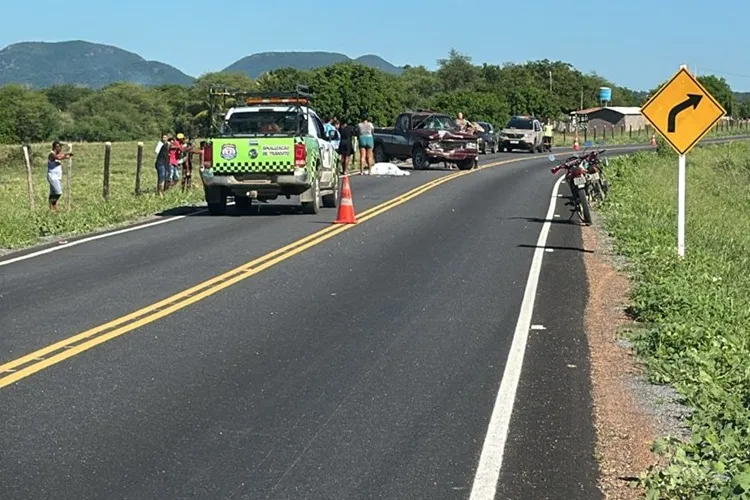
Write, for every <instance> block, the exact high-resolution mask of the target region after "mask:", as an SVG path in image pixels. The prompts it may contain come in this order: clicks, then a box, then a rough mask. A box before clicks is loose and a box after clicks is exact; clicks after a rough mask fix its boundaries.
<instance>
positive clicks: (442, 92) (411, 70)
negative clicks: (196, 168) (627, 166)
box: [0, 51, 642, 144]
mask: <svg viewBox="0 0 750 500" xmlns="http://www.w3.org/2000/svg"><path fill="white" fill-rule="evenodd" d="M550 72H551V73H552V90H550ZM297 83H307V84H309V86H310V88H311V90H312V91H313V92H314V94H315V96H316V103H315V107H316V110H317V111H318V112H319V113H321V114H322V115H324V116H334V115H335V116H337V117H339V118H346V119H348V120H350V121H353V120H358V119H359V117H360V116H361V114H362V113H363V112H367V113H369V114H370V117H371V119H372V120H373V121H374V122H375V123H376V124H378V125H381V126H385V125H392V124H393V120H394V119H395V117H396V115H397V114H398V113H400V112H401V111H403V110H404V109H408V108H411V109H415V108H429V109H434V110H436V111H442V112H447V113H457V112H459V111H462V112H463V113H464V114H465V115H466V116H468V117H470V118H471V119H474V120H482V121H490V122H492V123H494V124H496V126H500V125H503V124H504V123H505V122H506V121H507V119H508V118H509V116H510V115H511V114H534V115H537V116H541V117H547V116H550V117H564V116H566V115H567V113H568V112H569V111H571V110H573V109H577V108H578V107H579V106H580V105H581V104H583V105H584V106H594V105H596V102H597V90H598V88H599V87H600V86H610V87H612V89H613V104H615V105H623V106H627V105H638V104H640V102H641V100H642V97H641V96H639V95H637V94H636V93H635V92H632V91H629V90H627V89H624V88H620V87H617V86H616V85H614V84H612V83H611V82H608V81H607V80H605V79H604V78H601V77H599V76H596V75H585V74H583V73H581V72H580V71H578V70H576V69H575V68H573V67H572V66H571V65H569V64H566V63H563V62H559V61H546V60H545V61H535V62H529V63H526V64H508V65H505V66H502V67H501V66H495V65H488V64H485V65H482V66H477V65H474V64H473V63H472V62H471V59H470V58H469V57H467V56H464V55H462V54H459V53H458V52H455V51H453V52H451V54H450V55H449V57H448V58H446V59H444V60H440V61H439V67H438V69H437V70H436V71H428V70H427V69H425V68H424V67H406V68H404V70H403V72H402V73H401V74H399V75H395V74H392V73H389V72H385V71H381V70H379V69H375V68H372V67H369V66H365V65H362V64H358V63H352V62H343V63H338V64H334V65H330V66H325V67H321V68H318V69H313V70H298V69H293V68H286V69H278V70H274V71H271V72H268V73H264V74H263V75H262V76H260V77H259V78H257V79H256V80H252V79H251V78H250V77H248V76H247V75H246V74H244V73H231V72H227V73H211V74H207V75H204V76H202V77H200V78H198V79H197V80H195V81H194V82H193V83H192V85H191V86H190V87H184V86H180V85H162V86H157V87H144V86H140V85H138V84H135V83H113V84H111V85H108V86H106V87H104V88H102V89H99V90H87V89H81V88H79V87H76V86H73V85H64V86H57V87H50V88H47V89H44V90H34V89H29V88H25V87H22V86H18V85H8V86H5V87H2V88H0V104H3V103H7V104H8V106H9V107H8V108H7V109H6V107H5V106H4V105H0V142H2V143H16V144H17V143H22V142H36V141H49V140H50V139H53V138H56V139H62V140H81V141H102V140H110V141H123V140H144V139H150V138H154V137H156V136H157V135H158V133H159V131H161V130H172V131H181V132H184V133H187V134H191V135H193V136H198V135H203V134H205V133H206V131H207V130H206V129H207V125H208V123H207V120H206V111H207V107H208V102H207V91H208V88H209V87H210V86H212V85H215V86H228V87H233V88H237V89H240V90H249V91H253V90H255V91H277V90H289V89H290V88H294V86H295V85H296V84H297ZM582 98H583V102H581V100H582Z"/></svg>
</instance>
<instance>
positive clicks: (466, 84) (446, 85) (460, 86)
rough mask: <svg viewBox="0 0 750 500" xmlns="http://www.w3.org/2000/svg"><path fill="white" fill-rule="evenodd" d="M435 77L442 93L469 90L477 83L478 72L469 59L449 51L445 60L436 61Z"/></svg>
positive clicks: (453, 50)
mask: <svg viewBox="0 0 750 500" xmlns="http://www.w3.org/2000/svg"><path fill="white" fill-rule="evenodd" d="M437 77H438V80H440V82H441V84H442V87H443V90H444V91H448V92H450V91H453V90H470V89H474V88H476V85H477V84H478V83H479V79H480V71H479V69H478V68H477V67H476V66H474V65H473V64H472V63H471V57H469V56H467V55H463V54H461V53H460V52H458V51H457V50H456V49H451V51H450V53H449V54H448V58H447V59H438V70H437Z"/></svg>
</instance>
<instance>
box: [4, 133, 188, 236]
mask: <svg viewBox="0 0 750 500" xmlns="http://www.w3.org/2000/svg"><path fill="white" fill-rule="evenodd" d="M155 144H156V142H155V141H151V142H148V143H146V144H145V145H144V154H143V172H142V176H141V186H142V190H143V195H142V196H135V195H134V192H135V172H136V155H137V144H136V143H134V142H132V143H117V144H113V145H112V154H111V164H110V169H111V174H110V198H109V200H108V201H104V199H103V198H102V184H103V171H104V169H103V165H104V145H103V144H75V145H74V146H73V153H74V154H75V157H74V160H73V170H72V172H73V175H72V183H71V186H72V189H71V190H72V194H73V196H72V199H71V201H72V206H71V210H70V211H67V210H65V205H66V203H67V199H66V198H67V197H68V195H69V193H68V190H67V186H66V185H65V182H63V190H64V194H63V198H62V199H61V200H60V203H59V205H60V210H59V211H58V212H57V213H54V212H51V211H50V210H49V208H48V205H47V195H48V193H49V184H48V183H47V169H46V162H45V158H46V153H47V151H48V149H49V144H39V145H32V153H33V165H34V167H33V185H34V201H35V204H36V210H34V211H33V212H32V211H30V209H29V200H28V190H27V187H26V186H27V184H26V171H25V167H24V159H23V153H22V151H21V148H20V147H14V148H10V147H2V148H0V171H2V175H0V213H2V214H3V216H2V217H0V248H17V247H20V246H24V245H29V244H33V243H36V242H37V241H38V240H39V238H41V237H45V236H52V235H65V234H75V233H84V232H89V231H92V230H95V229H99V228H104V227H108V226H112V225H116V224H119V223H123V222H127V221H132V220H136V219H138V218H141V217H145V216H149V215H153V214H156V213H159V212H161V211H163V210H166V209H169V208H174V207H181V206H186V205H195V204H197V203H199V202H201V201H202V200H203V190H202V185H201V181H200V178H199V176H198V171H197V165H194V167H193V188H192V189H191V190H189V191H187V192H184V193H183V192H182V191H181V189H180V187H179V185H178V186H175V187H173V188H172V189H170V190H169V191H167V192H166V193H165V195H164V197H163V198H160V197H159V196H157V195H156V194H155V193H156V170H155V169H154V146H155ZM63 170H64V171H65V175H67V171H68V167H67V162H65V161H64V162H63Z"/></svg>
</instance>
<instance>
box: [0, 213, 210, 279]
mask: <svg viewBox="0 0 750 500" xmlns="http://www.w3.org/2000/svg"><path fill="white" fill-rule="evenodd" d="M206 211H207V210H206V209H205V208H204V209H201V210H197V211H195V212H192V213H189V214H185V215H175V216H174V217H169V218H168V219H163V220H157V221H154V222H147V223H145V224H139V225H137V226H132V227H126V228H124V229H118V230H116V231H111V232H108V233H102V234H97V235H96V236H89V237H86V238H81V239H80V240H75V241H71V242H70V243H65V244H62V245H58V246H54V247H49V248H45V249H44V250H39V251H36V252H32V253H27V254H25V255H21V256H19V257H14V258H12V259H8V260H3V261H0V267H2V266H7V265H8V264H13V263H16V262H20V261H22V260H26V259H32V258H34V257H39V256H40V255H44V254H48V253H52V252H57V251H58V250H62V249H64V248H70V247H74V246H76V245H82V244H84V243H89V242H91V241H96V240H101V239H103V238H109V237H110V236H117V235H118V234H125V233H129V232H131V231H138V230H139V229H145V228H147V227H153V226H158V225H159V224H166V223H168V222H174V221H177V220H180V219H184V218H185V217H191V216H193V215H198V214H200V213H203V212H206Z"/></svg>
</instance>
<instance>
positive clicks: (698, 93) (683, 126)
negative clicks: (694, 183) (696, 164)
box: [641, 68, 726, 155]
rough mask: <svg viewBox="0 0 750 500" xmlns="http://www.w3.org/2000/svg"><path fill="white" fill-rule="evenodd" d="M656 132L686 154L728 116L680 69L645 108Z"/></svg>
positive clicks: (700, 86)
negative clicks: (717, 123)
mask: <svg viewBox="0 0 750 500" xmlns="http://www.w3.org/2000/svg"><path fill="white" fill-rule="evenodd" d="M641 113H643V116H645V117H646V119H647V120H648V121H650V122H651V124H652V125H653V126H654V128H655V129H656V130H658V131H659V133H660V134H661V135H662V136H663V137H664V139H666V141H667V142H668V143H669V144H671V145H672V147H673V148H674V149H675V151H677V153H679V154H681V155H684V154H686V153H687V152H688V151H690V150H691V149H693V146H695V144H696V143H697V142H698V141H700V140H701V139H702V138H703V136H704V135H706V134H707V133H708V131H709V130H711V127H713V126H714V125H715V124H716V122H718V121H719V120H720V119H721V117H722V116H724V115H725V114H726V111H724V108H722V107H721V104H719V103H718V102H717V101H716V99H714V97H713V96H712V95H711V94H709V93H708V91H707V90H706V89H705V88H703V85H701V84H700V82H698V80H696V79H695V78H694V77H693V75H691V74H690V73H689V72H688V71H687V69H685V68H680V70H679V71H678V72H677V73H676V74H675V75H674V76H673V77H672V79H671V80H669V81H668V82H667V83H666V84H665V85H664V86H663V87H662V88H660V89H659V91H658V92H657V93H656V94H654V96H653V97H651V99H649V100H648V102H647V103H646V104H644V105H643V107H642V108H641Z"/></svg>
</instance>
